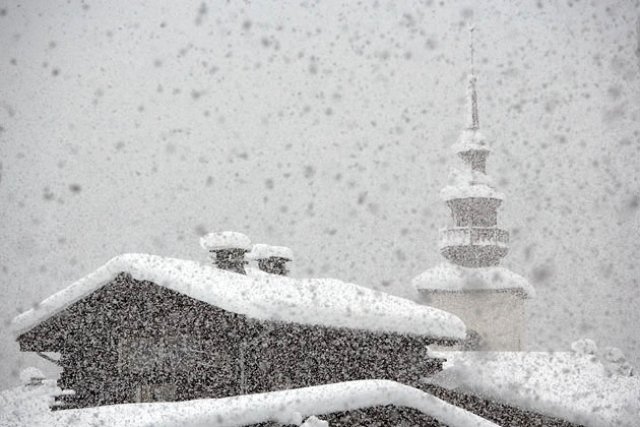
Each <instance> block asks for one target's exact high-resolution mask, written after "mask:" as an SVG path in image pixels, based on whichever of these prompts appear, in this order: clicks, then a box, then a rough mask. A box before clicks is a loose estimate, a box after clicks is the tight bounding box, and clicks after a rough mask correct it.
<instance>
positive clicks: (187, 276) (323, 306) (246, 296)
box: [11, 254, 466, 339]
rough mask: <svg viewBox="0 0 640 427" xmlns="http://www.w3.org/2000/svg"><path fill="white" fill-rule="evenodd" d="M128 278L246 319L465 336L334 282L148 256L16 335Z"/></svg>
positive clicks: (41, 307)
mask: <svg viewBox="0 0 640 427" xmlns="http://www.w3.org/2000/svg"><path fill="white" fill-rule="evenodd" d="M123 272H124V273H129V274H131V276H132V277H133V278H134V279H137V280H139V281H150V282H153V283H155V284H156V285H158V286H162V287H164V288H167V289H170V290H173V291H175V292H179V293H181V294H184V295H186V296H188V297H190V298H194V299H197V300H200V301H202V302H205V303H208V304H211V305H213V306H216V307H219V308H221V309H223V310H226V311H229V312H233V313H238V314H242V315H245V316H247V317H250V318H254V319H259V320H269V321H281V322H292V323H299V324H307V325H319V326H328V327H346V328H351V329H361V330H369V331H379V332H391V333H399V334H414V335H422V336H428V337H433V338H450V339H464V338H465V336H466V329H465V326H464V323H463V322H462V321H461V320H460V319H459V318H458V317H456V316H454V315H453V314H450V313H447V312H445V311H443V310H438V309H435V308H432V307H428V306H424V305H419V304H416V303H414V302H413V301H409V300H407V299H404V298H400V297H396V296H392V295H389V294H386V293H384V292H380V291H375V290H372V289H369V288H365V287H363V286H358V285H355V284H351V283H345V282H341V281H339V280H336V279H292V278H288V277H284V276H278V275H267V274H262V275H256V276H246V275H243V274H237V273H233V272H230V271H226V270H221V269H218V268H214V267H211V266H208V265H202V264H200V263H198V262H195V261H190V260H181V259H174V258H164V257H160V256H156V255H148V254H125V255H120V256H117V257H115V258H113V259H112V260H111V261H109V262H108V263H107V264H105V265H104V266H102V267H100V268H99V269H98V270H96V271H95V272H93V273H91V274H89V275H88V276H86V277H84V278H82V279H80V280H78V281H77V282H75V283H73V284H72V285H70V286H69V287H67V288H65V289H63V290H61V291H60V292H58V293H56V294H54V295H52V296H50V297H49V298H47V299H45V300H44V301H43V302H41V303H40V304H38V305H36V306H35V307H34V308H32V309H31V310H29V311H27V312H25V313H23V314H21V315H19V316H17V317H16V318H15V319H14V320H13V322H12V325H11V327H12V330H13V331H14V333H15V334H16V336H17V335H20V334H22V333H24V332H26V331H28V330H29V329H31V328H32V327H34V326H36V325H37V324H39V323H40V322H42V321H44V320H46V319H47V318H49V317H50V316H52V315H54V314H56V313H58V312H60V311H62V310H64V309H65V308H66V307H68V306H70V305H71V304H73V303H75V302H76V301H78V300H80V299H82V298H84V297H86V296H88V295H89V294H91V293H92V292H94V291H96V290H97V289H99V288H101V287H102V286H105V285H107V284H108V283H110V282H111V281H112V280H113V279H114V278H115V277H116V276H117V275H118V274H120V273H123Z"/></svg>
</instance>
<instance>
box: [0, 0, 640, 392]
mask: <svg viewBox="0 0 640 427" xmlns="http://www.w3.org/2000/svg"><path fill="white" fill-rule="evenodd" d="M233 3H234V4H226V3H223V2H207V3H206V6H205V7H203V6H202V2H200V1H196V2H175V1H164V2H159V1H158V2H128V1H109V2H106V1H104V2H90V3H89V2H85V3H81V2H76V1H73V2H70V3H67V2H50V1H27V2H8V3H7V2H4V3H3V4H1V5H0V10H2V12H1V15H2V16H0V43H1V46H2V49H1V50H0V75H1V76H2V80H1V83H0V85H1V86H0V107H1V108H0V126H1V130H0V156H1V162H2V169H1V178H0V215H1V217H0V235H1V236H2V238H1V239H0V261H1V271H0V279H1V280H0V283H1V285H0V286H1V292H2V295H3V297H2V298H1V299H0V305H1V310H2V317H3V320H4V321H5V323H4V326H5V327H4V328H3V330H2V333H1V334H0V340H1V344H2V345H0V357H1V358H2V360H3V363H2V364H1V367H0V387H2V388H4V387H5V386H8V385H10V384H13V383H15V382H16V381H17V377H16V376H15V375H14V374H15V373H16V372H17V370H19V369H21V368H22V367H24V366H27V365H31V364H38V366H42V365H43V364H44V362H42V363H41V362H39V361H38V360H37V358H35V357H33V356H25V355H21V354H20V353H19V352H18V347H17V344H16V343H15V342H14V341H13V339H12V337H11V335H10V334H9V332H8V331H7V326H8V322H9V321H10V319H11V318H12V317H13V316H15V315H16V314H17V313H19V312H20V311H22V310H24V309H27V308H28V307H29V306H30V305H31V304H33V303H35V302H37V301H40V300H42V299H43V298H45V297H47V296H48V295H50V294H52V293H54V292H55V291H57V290H59V289H62V288H63V287H65V286H66V285H68V284H70V283H71V282H73V281H75V280H77V279H78V278H80V277H82V276H83V275H85V274H87V273H89V272H91V271H93V270H94V269H96V268H97V267H99V266H100V265H102V264H104V263H105V262H106V261H107V260H108V259H110V258H111V257H113V256H115V255H117V254H119V253H123V252H149V253H154V254H159V255H166V256H172V257H177V258H193V259H200V260H203V261H206V256H205V254H204V253H203V252H202V250H201V249H200V248H199V245H198V242H197V237H198V235H199V233H201V232H203V231H205V230H206V231H215V230H227V229H229V230H237V231H242V232H244V233H245V234H247V235H249V236H250V237H251V238H252V240H253V241H254V242H264V243H272V244H277V245H286V246H289V247H291V248H292V249H293V250H294V252H295V254H296V262H295V263H294V265H293V270H294V271H293V275H295V276H331V277H337V278H340V279H344V280H348V281H353V282H356V283H359V284H362V285H365V286H369V287H373V288H377V289H383V290H386V291H388V292H391V293H394V294H398V295H402V296H406V297H413V291H412V289H411V287H410V285H409V282H410V280H411V278H412V277H414V276H416V275H417V274H419V273H420V272H422V271H423V270H425V269H427V268H429V267H431V266H434V265H435V264H437V263H438V262H440V261H441V257H440V256H439V253H438V247H437V241H438V230H439V228H440V227H442V226H444V225H445V224H446V222H447V220H448V217H447V214H448V213H447V210H446V208H445V206H444V204H443V203H442V202H441V200H440V199H439V196H438V193H439V191H440V189H441V188H442V187H443V186H444V185H445V183H446V179H447V174H448V170H449V168H450V167H451V166H452V165H453V160H454V158H453V154H452V153H451V151H450V150H449V147H450V146H451V145H452V144H453V143H454V142H455V139H456V138H457V136H458V133H459V130H460V128H461V127H462V126H463V125H464V124H465V117H464V112H465V105H464V96H465V73H466V72H467V65H468V51H467V33H466V30H465V28H466V22H467V21H468V20H469V19H470V17H471V16H473V21H474V22H475V25H476V27H477V31H476V35H475V38H476V58H477V60H476V63H477V66H476V69H477V71H478V74H479V81H478V88H479V105H480V123H481V127H482V129H483V132H484V134H485V136H486V137H487V139H488V140H489V141H490V142H491V144H492V146H493V148H494V152H493V154H492V156H491V157H490V159H489V164H488V169H489V172H490V174H491V175H492V176H493V177H494V178H495V179H496V181H497V183H498V186H499V189H500V190H501V191H503V192H504V193H505V194H506V197H507V199H506V201H505V203H504V204H503V208H502V209H501V211H500V221H501V224H502V225H503V226H504V227H505V228H508V229H510V230H511V232H512V245H511V253H510V254H509V255H508V257H507V258H506V259H505V261H504V262H503V265H505V266H507V267H509V268H511V269H513V270H514V271H516V272H518V273H521V274H523V275H525V276H527V277H529V278H530V279H531V280H532V281H533V283H534V285H535V286H536V288H537V291H538V297H537V298H536V299H535V300H532V301H530V303H529V314H528V319H529V331H528V333H529V334H528V335H529V348H531V349H549V348H552V349H567V348H568V345H569V343H570V342H571V341H573V340H575V339H577V338H581V337H591V338H593V339H595V340H596V342H597V343H598V344H599V345H601V346H607V345H613V346H619V347H621V348H622V349H623V350H624V351H625V353H626V354H627V355H628V356H629V357H630V358H631V359H632V360H634V362H635V364H636V366H638V365H640V363H638V362H640V358H639V357H638V354H640V341H639V340H640V337H639V334H640V333H639V332H638V324H639V323H640V310H638V304H639V302H640V288H639V286H638V277H639V276H640V275H639V272H638V266H637V261H636V257H637V255H638V253H639V249H640V243H639V241H638V230H640V213H639V212H640V210H639V209H638V205H639V204H640V187H639V182H638V172H637V169H638V165H639V164H640V108H639V103H638V101H637V100H638V99H640V85H639V83H640V78H639V71H640V56H639V54H638V53H637V52H638V50H637V49H638V32H637V29H636V28H637V27H636V22H637V19H638V16H639V14H640V5H639V4H638V2H637V1H610V2H604V1H591V2H586V1H575V2H539V3H540V4H536V2H534V1H522V2H514V1H490V2H482V5H480V4H479V2H477V4H476V2H430V1H422V2H382V3H377V2H376V3H373V2H363V3H362V4H358V3H356V2H347V1H344V2H337V1H333V2H321V3H320V2H301V3H298V4H294V3H292V2H277V1H259V2H251V3H249V2H242V3H241V2H233Z"/></svg>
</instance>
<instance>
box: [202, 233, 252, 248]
mask: <svg viewBox="0 0 640 427" xmlns="http://www.w3.org/2000/svg"><path fill="white" fill-rule="evenodd" d="M200 246H202V248H203V249H205V250H208V251H213V250H218V249H246V250H249V249H251V239H249V238H248V237H247V236H246V235H244V234H242V233H238V232H236V231H220V232H217V233H209V234H205V235H204V236H202V237H201V238H200Z"/></svg>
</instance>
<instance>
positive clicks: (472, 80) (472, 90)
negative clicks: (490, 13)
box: [467, 25, 480, 130]
mask: <svg viewBox="0 0 640 427" xmlns="http://www.w3.org/2000/svg"><path fill="white" fill-rule="evenodd" d="M474 30H475V27H474V26H473V25H470V26H469V53H470V55H469V56H470V62H471V65H470V72H469V77H468V85H469V86H468V89H467V98H468V99H467V103H468V105H469V124H468V125H467V129H469V130H478V129H480V118H479V117H478V93H477V90H476V75H475V70H474V63H473V61H474V53H475V50H474V47H473V31H474Z"/></svg>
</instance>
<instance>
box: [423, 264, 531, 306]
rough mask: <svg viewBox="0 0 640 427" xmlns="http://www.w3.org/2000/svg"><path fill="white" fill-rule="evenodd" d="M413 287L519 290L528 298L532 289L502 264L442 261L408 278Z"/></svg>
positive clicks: (425, 288)
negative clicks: (471, 265)
mask: <svg viewBox="0 0 640 427" xmlns="http://www.w3.org/2000/svg"><path fill="white" fill-rule="evenodd" d="M411 284H412V285H413V287H414V288H415V289H417V290H419V291H420V290H429V291H443V292H447V291H448V292H463V291H477V290H507V289H519V290H522V291H523V292H524V293H525V294H526V295H527V296H528V297H534V296H535V289H534V288H533V286H532V285H531V284H530V283H529V281H528V280H527V279H525V278H524V277H522V276H520V275H519V274H516V273H514V272H512V271H510V270H509V269H506V268H504V267H500V266H495V267H481V268H467V267H462V266H459V265H454V264H451V263H449V262H443V263H441V264H439V265H437V266H435V267H433V268H430V269H428V270H426V271H425V272H423V273H422V274H420V275H418V276H416V277H414V278H413V280H412V281H411Z"/></svg>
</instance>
